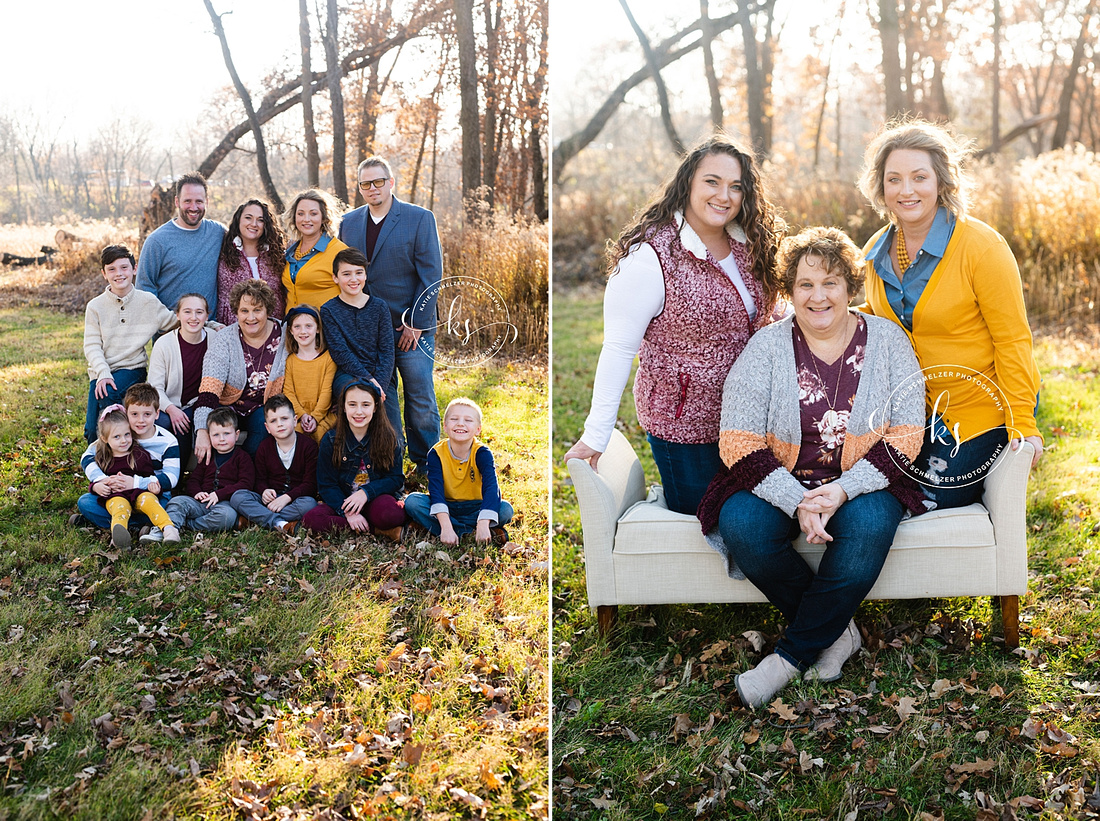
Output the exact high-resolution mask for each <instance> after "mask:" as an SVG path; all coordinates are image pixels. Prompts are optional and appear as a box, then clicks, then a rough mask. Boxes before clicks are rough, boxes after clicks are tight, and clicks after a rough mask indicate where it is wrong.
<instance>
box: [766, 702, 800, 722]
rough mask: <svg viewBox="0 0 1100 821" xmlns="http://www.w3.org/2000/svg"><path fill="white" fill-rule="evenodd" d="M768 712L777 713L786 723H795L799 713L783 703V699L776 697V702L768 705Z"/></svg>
mask: <svg viewBox="0 0 1100 821" xmlns="http://www.w3.org/2000/svg"><path fill="white" fill-rule="evenodd" d="M768 712H771V713H775V714H776V715H777V716H779V717H780V718H782V719H784V720H785V721H795V720H796V719H797V718H798V713H796V712H795V711H794V710H792V709H791V708H790V707H788V706H787V705H786V704H784V703H783V699H781V698H779V697H778V696H777V697H776V699H775V701H773V702H772V703H771V704H769V705H768Z"/></svg>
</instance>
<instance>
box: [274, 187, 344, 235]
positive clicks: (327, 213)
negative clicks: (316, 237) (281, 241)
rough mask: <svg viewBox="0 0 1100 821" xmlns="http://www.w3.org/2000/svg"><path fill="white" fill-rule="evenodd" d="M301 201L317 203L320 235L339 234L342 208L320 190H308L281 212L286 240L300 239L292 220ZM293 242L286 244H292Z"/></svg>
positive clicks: (296, 224)
mask: <svg viewBox="0 0 1100 821" xmlns="http://www.w3.org/2000/svg"><path fill="white" fill-rule="evenodd" d="M302 200H311V201H312V202H315V203H317V205H318V206H319V207H320V209H321V234H322V235H324V234H327V235H328V236H330V237H335V236H336V235H337V234H339V232H340V219H341V218H342V215H343V207H342V206H341V204H340V201H339V200H338V199H336V197H334V196H332V194H330V193H328V192H327V191H322V190H321V189H320V188H310V189H309V190H308V191H302V192H301V193H299V194H297V195H296V196H295V197H294V199H292V200H291V201H290V206H289V207H288V208H287V209H286V211H284V212H283V230H284V232H285V233H286V238H287V239H288V240H292V241H293V242H298V241H300V240H301V239H302V232H301V231H299V230H298V223H297V221H296V220H295V219H294V217H295V212H296V211H297V210H298V205H299V204H300V203H301V202H302ZM293 242H291V243H288V244H293Z"/></svg>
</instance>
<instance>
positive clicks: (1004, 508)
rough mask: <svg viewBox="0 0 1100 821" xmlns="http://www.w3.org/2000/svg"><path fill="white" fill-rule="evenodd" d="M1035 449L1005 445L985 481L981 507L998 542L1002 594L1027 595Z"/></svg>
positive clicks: (1022, 445) (1027, 444)
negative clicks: (1030, 487)
mask: <svg viewBox="0 0 1100 821" xmlns="http://www.w3.org/2000/svg"><path fill="white" fill-rule="evenodd" d="M1034 454H1035V448H1034V446H1033V445H1032V444H1031V443H1030V442H1022V443H1021V444H1020V448H1019V450H1013V449H1012V448H1011V447H1010V446H1008V445H1006V446H1005V448H1004V450H1003V451H1002V452H1001V454H1000V456H998V457H997V461H996V462H995V463H994V465H993V467H992V469H991V470H990V473H989V475H988V476H986V479H985V489H984V493H983V495H982V504H983V505H985V509H986V510H988V511H989V518H990V520H991V521H992V522H993V536H994V538H995V539H996V540H997V588H998V590H1000V591H1001V594H1002V595H1021V594H1023V593H1026V592H1027V480H1028V475H1029V474H1030V472H1031V457H1032V456H1033V455H1034Z"/></svg>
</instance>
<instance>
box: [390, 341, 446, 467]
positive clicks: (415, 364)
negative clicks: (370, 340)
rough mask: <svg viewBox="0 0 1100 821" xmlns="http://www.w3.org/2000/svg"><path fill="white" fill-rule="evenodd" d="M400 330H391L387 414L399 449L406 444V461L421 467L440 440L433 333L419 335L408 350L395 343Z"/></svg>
mask: <svg viewBox="0 0 1100 821" xmlns="http://www.w3.org/2000/svg"><path fill="white" fill-rule="evenodd" d="M400 338H401V334H400V332H397V333H395V334H394V351H395V352H396V356H395V361H394V369H393V376H392V377H391V378H390V384H389V385H387V386H386V401H385V402H384V403H383V404H384V405H385V407H386V416H387V418H388V419H389V420H390V424H391V425H393V429H394V431H395V432H396V433H397V438H398V440H399V441H400V442H401V447H402V449H404V448H405V446H406V445H407V446H408V450H409V461H410V462H412V463H413V464H415V465H416V468H417V470H419V471H422V472H423V471H424V470H425V469H426V468H427V465H428V451H429V450H431V449H432V446H433V445H435V443H436V442H438V441H439V405H438V404H436V401H435V382H434V381H433V373H432V371H433V369H434V367H435V360H434V359H433V358H432V357H434V356H435V333H434V332H433V333H425V334H423V335H421V337H420V341H419V342H418V343H417V344H416V345H414V346H413V349H412V350H411V351H403V350H401V349H400V348H398V347H397V340H398V339H400ZM398 374H400V375H401V386H402V388H403V389H404V394H405V395H404V397H403V399H404V406H405V425H404V428H402V425H401V408H400V407H399V405H398V401H397V397H398V392H397V376H398Z"/></svg>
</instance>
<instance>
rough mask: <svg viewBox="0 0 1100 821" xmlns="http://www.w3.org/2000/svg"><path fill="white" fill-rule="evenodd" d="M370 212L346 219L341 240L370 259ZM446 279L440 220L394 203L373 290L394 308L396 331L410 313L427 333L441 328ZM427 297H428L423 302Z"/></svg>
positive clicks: (377, 251) (370, 272)
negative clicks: (439, 303)
mask: <svg viewBox="0 0 1100 821" xmlns="http://www.w3.org/2000/svg"><path fill="white" fill-rule="evenodd" d="M367 207H368V206H366V205H363V206H361V207H359V208H356V209H355V210H354V211H351V212H349V213H347V214H345V215H344V219H343V220H342V221H341V222H340V239H341V240H342V241H343V242H345V243H347V244H348V245H350V246H351V247H352V248H358V249H359V250H360V251H362V252H363V254H364V255H365V254H366V253H367V247H366V246H367ZM442 279H443V249H442V248H441V247H440V245H439V231H438V230H437V229H436V226H435V215H434V214H433V213H432V212H431V211H429V210H428V209H427V208H421V207H420V206H419V205H413V204H411V203H408V202H402V201H401V200H399V199H398V198H397V197H394V198H393V203H392V204H391V205H390V211H389V213H388V214H386V219H385V222H383V223H382V230H381V232H380V233H379V234H378V241H377V242H376V243H375V245H374V259H372V260H371V261H370V265H368V266H367V288H369V289H370V293H371V295H372V296H377V297H381V298H382V299H383V300H384V301H385V302H386V304H387V305H389V306H390V316H391V317H392V318H393V327H394V329H397V328H400V327H401V317H402V314H403V313H404V312H405V311H408V312H409V315H408V316H407V317H406V319H405V321H406V323H407V324H408V325H409V326H410V327H412V328H419V329H420V330H422V331H434V330H435V327H436V318H435V303H436V298H437V297H438V288H436V287H434V286H437V284H438V283H439V282H440V281H441V280H442ZM422 295H423V296H422Z"/></svg>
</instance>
